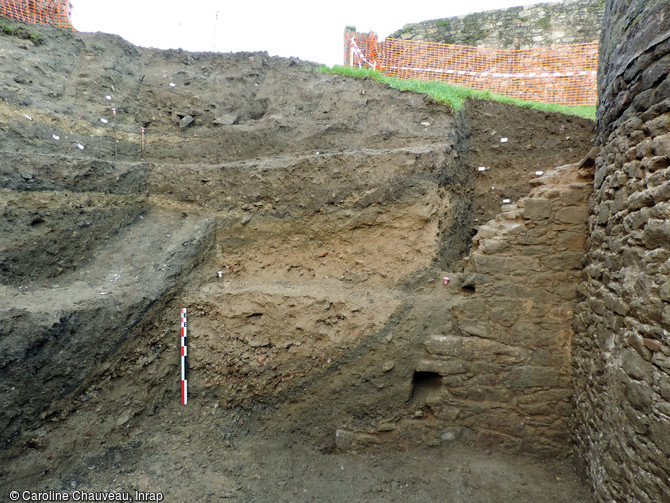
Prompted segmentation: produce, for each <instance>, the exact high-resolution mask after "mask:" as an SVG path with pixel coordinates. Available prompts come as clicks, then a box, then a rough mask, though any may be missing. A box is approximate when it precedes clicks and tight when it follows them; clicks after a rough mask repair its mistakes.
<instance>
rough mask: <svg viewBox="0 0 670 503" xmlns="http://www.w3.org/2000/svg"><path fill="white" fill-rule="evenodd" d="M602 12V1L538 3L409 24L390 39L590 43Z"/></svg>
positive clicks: (505, 44)
mask: <svg viewBox="0 0 670 503" xmlns="http://www.w3.org/2000/svg"><path fill="white" fill-rule="evenodd" d="M445 11H448V8H445ZM603 11H604V0H565V1H563V2H550V3H540V4H536V5H528V6H525V7H512V8H509V9H504V10H495V11H487V12H478V13H474V14H468V15H465V16H458V17H448V18H443V19H434V20H430V21H423V22H421V23H416V24H408V25H405V27H403V28H402V29H401V30H399V31H397V32H395V33H393V34H391V35H389V37H390V38H401V39H406V40H423V41H426V42H441V43H445V44H458V45H474V46H480V47H499V48H503V49H529V48H531V47H543V46H551V45H560V44H580V43H589V42H597V41H598V38H599V36H600V28H601V24H602V16H603Z"/></svg>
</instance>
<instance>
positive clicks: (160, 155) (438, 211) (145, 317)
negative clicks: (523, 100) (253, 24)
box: [0, 28, 593, 501]
mask: <svg viewBox="0 0 670 503" xmlns="http://www.w3.org/2000/svg"><path fill="white" fill-rule="evenodd" d="M40 31H41V32H43V35H44V37H45V40H46V44H45V45H42V46H37V47H33V46H31V45H30V44H29V43H26V42H25V41H22V40H15V39H12V38H9V37H0V49H1V51H0V68H1V69H2V72H1V73H0V92H1V95H0V97H1V99H2V101H0V130H2V134H3V137H4V141H3V143H2V147H1V149H2V156H3V157H2V158H3V161H2V162H0V186H1V187H2V189H1V190H0V207H1V208H2V212H3V217H4V218H3V223H2V224H0V225H2V231H3V233H2V235H3V239H2V242H0V248H1V249H2V261H1V262H0V281H2V285H1V286H0V297H1V298H2V299H3V302H2V306H3V307H2V310H1V311H0V316H1V317H2V320H3V323H2V328H1V329H0V330H1V332H0V348H2V354H3V356H4V358H2V363H1V364H0V369H1V370H2V372H1V377H0V400H2V404H3V407H2V415H1V416H0V420H1V422H0V428H1V436H2V439H3V442H5V444H6V449H5V450H4V452H3V454H2V456H3V458H4V459H5V460H8V459H10V458H11V459H13V461H12V464H11V465H10V464H9V463H7V462H3V463H2V468H1V469H0V481H1V482H0V486H1V487H2V490H3V491H4V490H5V489H6V490H7V491H9V490H14V489H18V488H19V487H18V486H21V487H25V488H28V487H30V488H33V489H34V488H37V489H61V488H63V489H68V490H74V489H81V488H85V489H86V490H112V489H113V488H116V487H118V488H119V490H123V491H126V490H127V491H130V490H131V489H133V490H134V489H140V490H160V491H163V492H165V493H166V494H167V495H170V497H171V498H172V500H175V501H186V500H192V499H193V498H194V496H195V497H196V499H201V500H206V501H213V500H215V499H217V498H222V497H223V498H237V499H238V500H240V501H252V500H263V501H268V500H272V501H289V500H296V501H313V500H315V499H323V500H329V498H330V500H333V501H343V500H345V499H347V500H349V499H355V500H359V501H379V500H381V499H384V500H385V501H425V500H426V498H428V499H430V498H431V497H435V495H436V494H442V493H439V492H436V491H437V489H436V487H438V486H437V485H435V484H436V483H437V482H438V481H439V480H441V479H442V476H444V477H446V478H447V479H448V480H451V481H452V482H451V483H453V487H452V489H453V493H454V497H455V501H459V498H461V499H460V500H462V501H489V500H490V496H491V494H492V492H491V491H493V489H491V487H493V486H492V485H491V484H493V485H495V486H496V489H495V492H496V494H498V493H499V491H502V493H503V494H507V495H508V496H509V498H511V499H514V498H517V496H518V492H519V490H520V489H519V488H520V487H521V486H523V485H524V484H529V483H530V484H534V488H533V491H535V489H537V491H535V492H533V491H530V492H528V495H527V498H528V499H527V500H528V501H531V500H537V499H540V500H542V499H548V498H549V496H548V495H552V496H551V497H552V498H553V497H554V495H557V496H556V497H557V498H558V497H559V496H558V495H561V496H560V497H562V495H563V494H565V495H567V496H566V499H565V501H579V500H580V498H584V493H583V492H582V490H581V488H580V486H579V484H577V483H576V482H575V481H574V480H572V479H571V478H570V477H568V476H566V475H565V474H562V475H561V477H562V478H563V480H562V481H561V482H556V480H555V478H556V477H555V476H550V475H549V473H550V472H542V474H540V475H538V474H537V473H536V472H534V471H533V470H534V469H533V468H531V467H529V466H527V465H521V464H518V463H517V464H516V465H514V463H516V462H514V461H511V460H509V459H505V458H497V457H496V458H495V461H494V464H495V466H496V467H497V468H496V469H494V470H493V471H494V472H495V471H496V470H498V472H496V473H498V475H496V476H494V477H493V478H494V481H493V482H491V480H489V481H488V482H487V481H485V479H486V477H484V476H483V475H481V473H480V472H483V471H486V470H489V468H486V467H487V466H489V461H487V460H486V459H483V458H480V457H477V455H474V454H463V456H466V457H467V456H472V457H470V458H467V461H465V462H461V461H462V459H463V458H460V459H459V460H456V459H454V460H453V463H454V465H453V466H458V469H455V471H454V472H453V474H452V475H449V474H448V472H449V471H450V469H447V472H445V473H443V474H442V475H431V476H428V475H426V474H427V472H428V470H427V469H426V468H425V466H426V462H423V461H421V462H419V461H418V460H419V459H428V460H431V459H432V460H433V461H435V460H436V459H438V458H439V456H440V455H441V454H440V453H441V452H443V450H444V449H453V447H452V446H451V444H449V443H448V442H446V441H445V443H444V444H443V445H442V444H441V445H435V446H433V450H430V449H429V450H427V451H416V452H415V454H413V455H414V456H415V457H416V458H417V463H416V464H415V465H413V466H412V467H407V466H405V467H404V468H403V471H405V472H406V473H409V474H408V475H406V476H405V475H403V474H400V473H399V472H398V467H399V466H400V465H401V464H402V463H403V460H404V459H405V456H404V455H397V454H395V455H393V456H391V455H389V456H390V457H387V456H384V459H383V460H382V459H380V458H375V457H374V456H372V457H367V458H365V457H356V456H355V455H339V456H330V455H325V454H321V452H332V451H333V450H334V447H335V431H336V430H337V429H338V428H356V429H358V430H361V429H367V430H369V431H373V432H374V431H383V430H384V428H385V424H387V423H388V421H389V419H394V418H399V417H409V418H411V417H412V416H413V414H415V412H416V404H415V403H414V402H413V397H412V386H413V384H412V379H413V367H412V361H411V359H412V356H413V355H414V354H415V353H416V351H417V350H418V349H417V348H416V341H417V340H420V339H419V336H420V335H421V334H426V333H433V331H435V330H436V329H437V327H439V326H441V325H443V324H444V323H446V322H447V321H448V320H446V319H445V316H446V314H445V311H446V310H445V303H446V302H447V299H445V297H444V294H443V290H442V289H441V285H440V283H439V280H440V279H441V277H442V276H443V275H444V274H445V272H448V271H450V270H454V269H457V268H458V267H459V265H458V260H459V259H460V257H462V256H463V254H464V253H465V252H466V251H467V249H468V248H469V246H470V238H471V236H472V235H473V234H474V232H476V229H477V227H478V225H479V224H480V223H484V221H485V220H488V219H490V218H493V217H494V216H495V215H496V214H497V213H498V212H499V211H500V206H501V204H502V199H504V198H511V199H513V200H514V199H517V198H519V197H521V196H523V195H526V194H527V193H528V181H529V180H530V179H531V178H534V177H535V171H537V170H538V169H547V168H549V167H553V166H555V165H560V164H566V163H568V162H574V161H576V160H578V159H580V158H581V157H583V155H584V154H585V153H586V152H587V151H588V150H589V149H590V141H591V137H592V134H593V125H592V123H590V122H588V121H584V120H581V119H577V118H571V117H565V116H559V115H553V114H545V113H542V112H536V111H532V110H526V109H519V108H515V107H510V106H505V105H499V104H494V103H488V102H469V103H468V104H467V105H466V107H465V108H464V109H463V111H462V112H461V113H460V114H459V115H458V116H455V115H454V114H453V112H452V111H451V110H449V109H448V108H446V107H444V106H442V105H438V104H435V103H433V102H431V100H429V99H426V98H425V97H423V96H422V95H418V94H415V93H410V92H401V91H398V90H394V89H390V88H387V87H386V86H384V85H382V84H380V83H378V82H376V81H374V80H370V79H366V80H351V79H346V78H343V77H338V76H332V75H325V74H321V73H319V72H317V71H316V68H315V67H314V66H313V65H311V64H308V63H304V62H301V61H298V60H294V59H280V58H270V57H268V56H267V55H266V54H264V53H253V54H252V53H240V54H223V55H222V54H192V53H186V52H183V51H157V50H152V49H139V48H136V47H134V46H132V45H130V44H128V43H126V42H125V41H123V40H121V39H119V38H116V37H111V36H107V35H101V34H96V35H88V34H73V33H69V32H59V31H52V30H49V29H47V28H43V29H40ZM55 49H57V51H56V50H55ZM142 128H144V129H142ZM501 138H507V141H504V142H501ZM480 166H483V167H486V168H487V169H486V170H484V171H480V170H479V169H478V168H479V167H480ZM492 187H495V189H493V188H492ZM219 273H220V274H219ZM180 307H187V308H188V309H189V315H190V317H189V323H190V325H189V327H190V336H191V347H190V348H189V351H190V363H191V369H190V371H191V372H190V381H189V384H190V387H191V397H190V398H191V399H190V403H189V405H188V406H187V407H182V406H180V405H179V403H178V400H179V398H178V396H179V395H178V389H179V371H178V358H177V356H176V355H177V347H178V343H179V340H178V336H177V335H176V334H177V329H176V328H175V327H176V322H175V320H176V319H177V313H178V312H179V311H178V310H179V308H180ZM424 419H425V418H423V419H422V421H423V420H424ZM421 424H424V423H421ZM419 437H420V435H419ZM419 437H417V438H419ZM417 438H415V439H411V438H410V439H406V440H407V441H406V447H408V448H410V447H411V446H412V444H413V443H415V442H416V441H417ZM377 448H381V449H382V450H383V449H384V448H383V446H382V447H379V446H378V447H377ZM464 452H465V451H464ZM176 453H179V454H178V455H177V454H176ZM73 454H74V455H73ZM491 459H493V458H491ZM304 460H309V464H310V466H312V467H313V470H312V469H308V468H304V469H300V468H298V466H297V465H303V467H304V466H305V465H304ZM459 462H460V464H459ZM389 463H390V464H389ZM431 463H432V462H431ZM282 464H283V466H285V467H291V468H290V469H289V468H286V469H285V470H284V469H281V470H279V469H277V468H276V467H277V466H279V465H282ZM428 464H430V463H428ZM510 466H515V468H514V470H517V471H516V472H515V473H519V475H518V478H516V479H514V480H513V481H512V482H510V481H509V480H506V479H507V477H506V476H505V474H504V471H505V469H506V468H505V467H510ZM558 469H559V468H557V467H550V468H548V470H558ZM560 469H561V470H563V468H560ZM175 470H177V471H180V473H181V477H182V478H188V479H189V480H190V481H191V482H190V484H189V485H188V490H185V489H184V488H183V487H181V486H182V484H178V483H177V482H175V481H174V479H173V478H172V475H169V476H168V474H173V473H174V472H175ZM389 470H390V472H391V473H393V475H388V472H389ZM407 470H409V472H407ZM473 471H474V472H477V473H476V474H475V473H473ZM489 471H490V470H489ZM341 472H347V473H348V474H349V475H347V476H345V477H344V478H340V475H342V473H341ZM566 473H567V472H566ZM454 474H455V475H456V477H454V476H453V475H454ZM551 475H553V474H551ZM332 480H341V481H343V483H347V484H353V487H352V489H350V490H346V491H345V490H343V489H341V488H338V489H337V491H342V492H341V495H338V496H334V495H333V492H335V490H334V489H328V488H330V487H332ZM328 481H331V482H328ZM451 483H450V484H451ZM425 484H428V486H429V488H428V489H423V488H422V487H423V485H425ZM15 486H16V487H15ZM316 487H318V489H316ZM524 492H526V491H525V490H524ZM270 495H271V496H270ZM431 495H432V496H431ZM531 496H532V497H531ZM509 498H508V499H509Z"/></svg>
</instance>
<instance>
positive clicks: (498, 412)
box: [416, 163, 592, 455]
mask: <svg viewBox="0 0 670 503" xmlns="http://www.w3.org/2000/svg"><path fill="white" fill-rule="evenodd" d="M591 175H592V173H591V170H590V169H589V168H588V167H586V165H585V163H582V164H573V165H568V166H563V167H560V168H556V169H555V170H553V171H551V172H549V173H548V174H546V175H544V176H543V177H541V178H538V179H536V180H534V181H533V184H534V185H536V186H535V188H533V190H532V191H531V194H530V196H529V197H525V198H522V199H521V200H519V201H518V203H517V204H510V205H507V206H506V207H504V210H503V212H502V213H501V214H500V215H499V216H498V217H496V218H495V219H494V220H492V221H490V222H489V223H487V224H485V225H483V226H482V227H480V229H479V232H478V234H477V235H476V236H475V239H474V247H473V249H472V251H471V252H470V255H469V257H468V258H467V259H466V261H465V264H466V265H465V268H464V272H463V273H461V274H457V275H455V277H454V278H453V281H452V283H451V284H450V285H449V288H450V289H452V290H453V292H454V295H455V296H456V298H455V299H454V304H453V307H452V308H451V315H452V322H451V326H449V327H446V328H445V330H444V331H443V333H441V334H435V335H432V336H430V337H429V338H428V339H427V340H425V342H424V348H425V356H424V358H422V359H420V360H419V362H418V364H417V367H416V368H417V373H420V374H421V375H422V376H439V377H440V378H441V387H435V386H433V387H432V388H431V387H430V386H425V388H426V393H425V396H424V397H422V398H423V399H424V400H425V402H426V404H427V405H428V406H429V407H431V409H432V411H433V413H434V414H435V418H436V421H437V423H438V424H439V425H441V426H442V427H443V428H442V429H443V430H444V433H443V434H444V435H449V436H453V437H455V438H459V439H460V440H462V441H466V442H468V441H472V442H474V444H475V445H477V446H478V447H481V448H484V449H489V448H495V449H498V448H504V449H507V450H511V451H523V452H530V453H535V454H542V455H555V454H565V453H567V452H569V450H570V426H569V417H570V414H571V413H572V410H573V407H572V403H571V396H572V392H573V391H572V381H571V371H570V352H571V341H572V337H573V332H572V325H571V320H572V317H573V309H574V304H575V300H576V296H577V285H578V283H579V281H580V279H581V260H582V257H583V250H584V240H585V238H586V224H585V222H586V219H587V216H588V205H587V200H588V197H589V195H590V192H591V180H592V176H591ZM426 382H428V381H426ZM431 390H432V391H431Z"/></svg>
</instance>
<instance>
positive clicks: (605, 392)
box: [574, 0, 670, 503]
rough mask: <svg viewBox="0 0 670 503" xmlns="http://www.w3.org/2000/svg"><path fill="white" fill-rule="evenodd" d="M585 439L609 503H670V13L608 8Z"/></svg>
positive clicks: (590, 276) (583, 405) (617, 0)
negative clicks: (612, 502) (610, 502)
mask: <svg viewBox="0 0 670 503" xmlns="http://www.w3.org/2000/svg"><path fill="white" fill-rule="evenodd" d="M604 26H605V28H604V32H603V36H602V39H601V41H600V70H599V106H598V129H599V138H598V140H599V143H600V144H601V147H602V150H601V152H600V155H599V156H598V158H597V160H596V172H595V180H594V194H593V198H592V200H591V206H592V215H591V217H590V219H589V235H590V237H589V240H588V242H587V255H586V259H585V279H584V282H583V284H582V286H581V288H580V290H581V295H582V297H583V300H582V301H581V302H580V304H579V306H578V309H577V316H576V321H575V330H576V332H577V336H576V339H575V350H574V379H575V387H576V395H575V403H576V415H575V434H576V442H577V448H578V452H579V456H578V459H580V460H582V462H583V463H584V467H583V468H584V469H585V471H586V473H587V474H588V477H589V479H590V482H591V485H592V487H593V490H594V492H595V495H596V499H597V501H599V502H605V501H607V502H609V501H622V502H623V501H626V502H632V501H635V502H649V503H651V502H663V503H668V502H670V75H669V73H670V4H668V2H667V0H632V1H631V0H608V2H607V5H606V11H605V24H604Z"/></svg>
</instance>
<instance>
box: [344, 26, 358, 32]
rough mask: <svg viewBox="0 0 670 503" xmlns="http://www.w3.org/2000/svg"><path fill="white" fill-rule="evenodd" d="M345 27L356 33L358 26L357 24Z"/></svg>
mask: <svg viewBox="0 0 670 503" xmlns="http://www.w3.org/2000/svg"><path fill="white" fill-rule="evenodd" d="M344 29H345V30H346V31H353V32H354V33H356V27H355V26H345V27H344Z"/></svg>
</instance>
